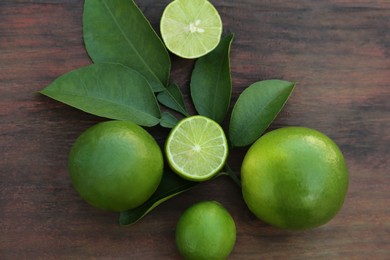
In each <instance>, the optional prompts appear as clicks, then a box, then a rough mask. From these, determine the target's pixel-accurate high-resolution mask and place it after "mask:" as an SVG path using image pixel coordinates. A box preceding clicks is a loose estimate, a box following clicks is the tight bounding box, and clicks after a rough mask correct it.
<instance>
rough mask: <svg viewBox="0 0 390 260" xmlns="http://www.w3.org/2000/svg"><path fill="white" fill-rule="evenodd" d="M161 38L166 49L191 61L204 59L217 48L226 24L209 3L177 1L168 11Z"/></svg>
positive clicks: (162, 24)
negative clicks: (204, 56)
mask: <svg viewBox="0 0 390 260" xmlns="http://www.w3.org/2000/svg"><path fill="white" fill-rule="evenodd" d="M160 29H161V35H162V38H163V41H164V43H165V45H166V47H167V48H168V49H169V50H170V51H171V52H172V53H174V54H176V55H178V56H180V57H183V58H188V59H193V58H198V57H201V56H203V55H205V54H207V53H209V52H210V51H212V50H213V49H215V47H217V45H218V43H219V41H220V40H221V35H222V20H221V17H220V16H219V14H218V11H217V10H216V9H215V7H214V6H213V5H212V4H211V3H210V2H209V1H207V0H175V1H173V2H171V3H170V4H169V5H168V6H167V7H166V8H165V10H164V12H163V15H162V18H161V23H160Z"/></svg>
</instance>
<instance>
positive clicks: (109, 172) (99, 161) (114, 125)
mask: <svg viewBox="0 0 390 260" xmlns="http://www.w3.org/2000/svg"><path fill="white" fill-rule="evenodd" d="M68 169H69V174H70V176H71V179H72V183H73V186H74V187H75V189H76V190H77V191H78V193H79V194H80V196H81V197H82V198H83V199H85V200H86V201H87V202H88V203H90V204H91V205H93V206H95V207H97V208H100V209H104V210H110V211H123V210H127V209H132V208H135V207H137V206H139V205H141V204H142V203H143V202H145V201H146V200H147V199H148V198H149V197H150V196H151V195H152V194H153V192H154V191H155V190H156V189H157V186H158V184H159V183H160V180H161V177H162V172H163V156H162V152H161V149H160V147H159V146H158V144H157V143H156V141H155V140H154V138H153V137H152V136H151V135H150V134H149V133H148V132H147V131H146V130H144V129H143V128H142V127H140V126H138V125H136V124H134V123H131V122H125V121H108V122H103V123H99V124H97V125H95V126H93V127H91V128H89V129H87V130H86V131H85V132H84V133H83V134H81V135H80V137H79V138H78V139H77V140H76V142H75V144H74V145H73V147H72V150H71V152H70V155H69V161H68Z"/></svg>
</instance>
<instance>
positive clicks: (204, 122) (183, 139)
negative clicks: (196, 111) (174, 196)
mask: <svg viewBox="0 0 390 260" xmlns="http://www.w3.org/2000/svg"><path fill="white" fill-rule="evenodd" d="M166 153H167V159H168V162H169V164H170V166H171V168H172V169H173V170H174V171H175V172H176V173H178V174H179V175H180V176H182V177H183V178H186V179H189V180H193V181H204V180H207V179H210V178H211V177H213V176H214V175H215V174H217V173H218V171H219V170H220V169H221V168H222V167H223V166H224V164H225V161H226V158H227V155H228V145H227V140H226V136H225V133H224V132H223V129H222V128H221V126H220V125H219V124H218V123H216V122H215V121H213V120H211V119H209V118H207V117H204V116H192V117H188V118H186V119H183V120H182V121H180V122H179V123H178V124H177V125H176V126H175V128H173V129H172V131H171V133H170V135H169V137H168V139H167V142H166Z"/></svg>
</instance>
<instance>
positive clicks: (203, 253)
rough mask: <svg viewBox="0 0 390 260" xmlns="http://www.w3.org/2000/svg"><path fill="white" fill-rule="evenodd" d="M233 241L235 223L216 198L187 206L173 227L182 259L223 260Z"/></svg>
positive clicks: (227, 254)
mask: <svg viewBox="0 0 390 260" xmlns="http://www.w3.org/2000/svg"><path fill="white" fill-rule="evenodd" d="M235 242H236V225H235V223H234V220H233V218H232V216H231V215H230V213H229V212H228V211H227V210H226V209H225V208H224V207H223V206H222V205H221V204H220V203H218V202H216V201H202V202H199V203H196V204H194V205H192V206H191V207H189V208H188V209H187V210H186V211H185V212H184V213H183V215H182V216H181V217H180V219H179V221H178V223H177V226H176V245H177V248H178V249H179V252H180V254H181V255H182V256H183V257H184V258H185V259H196V260H202V259H205V260H206V259H207V260H212V259H226V258H227V257H228V256H229V254H230V253H231V251H232V250H233V247H234V244H235Z"/></svg>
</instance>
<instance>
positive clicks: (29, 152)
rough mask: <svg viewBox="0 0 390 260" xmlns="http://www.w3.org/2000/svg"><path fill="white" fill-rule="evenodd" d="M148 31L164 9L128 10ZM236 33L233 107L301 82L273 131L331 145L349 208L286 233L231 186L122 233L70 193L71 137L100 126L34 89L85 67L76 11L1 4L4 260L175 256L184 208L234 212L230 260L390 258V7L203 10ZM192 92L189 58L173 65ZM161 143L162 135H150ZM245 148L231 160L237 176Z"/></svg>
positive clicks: (244, 4)
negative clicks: (243, 98)
mask: <svg viewBox="0 0 390 260" xmlns="http://www.w3.org/2000/svg"><path fill="white" fill-rule="evenodd" d="M136 2H137V3H138V4H139V6H140V8H141V9H142V11H143V12H144V13H145V15H146V17H147V18H148V19H149V20H150V21H151V23H152V25H153V26H154V27H155V28H158V23H159V19H160V16H161V13H162V11H163V9H164V7H165V6H166V5H167V4H168V2H169V1H168V0H163V1H161V0H160V1H152V0H147V1H146V0H144V1H140V0H137V1H136ZM212 2H213V3H214V4H215V6H216V7H217V9H218V10H219V12H220V14H221V17H222V19H223V23H224V30H225V33H228V32H234V33H235V41H234V43H233V46H232V53H231V66H232V77H233V86H234V89H233V100H232V104H233V103H234V102H235V100H236V98H237V96H238V95H239V93H241V92H242V91H243V89H245V88H246V87H247V86H249V85H250V84H252V83H254V82H256V81H259V80H263V79H271V78H278V79H285V80H290V81H297V82H298V86H297V88H296V89H295V90H294V92H293V94H292V96H291V98H290V99H289V101H288V103H287V105H286V107H285V108H284V109H283V111H282V112H281V114H279V116H278V117H277V119H276V120H275V121H274V123H273V124H272V125H271V127H270V129H274V128H279V127H283V126H291V125H301V126H307V127H312V128H315V129H318V130H320V131H322V132H324V133H326V134H327V135H328V136H330V137H331V138H332V139H333V140H334V141H335V142H336V143H338V144H339V146H340V148H341V149H342V151H343V153H344V155H345V157H346V160H347V162H348V165H349V170H350V187H349V191H348V195H347V198H346V201H345V204H344V206H343V208H342V210H341V211H340V212H339V214H338V215H337V216H336V217H335V218H334V219H333V220H332V221H331V222H329V223H328V224H326V225H324V226H322V227H320V228H317V229H314V230H309V231H303V232H291V231H284V230H280V229H276V228H273V227H270V226H268V225H266V224H264V223H263V222H261V221H259V220H256V219H255V218H254V216H253V215H252V214H251V213H250V212H249V210H248V209H247V207H246V206H245V204H244V202H243V200H242V198H241V193H240V190H239V189H238V188H237V187H236V186H235V184H234V183H233V182H232V181H230V180H229V179H227V178H218V179H216V180H214V181H211V182H207V183H203V184H201V185H200V186H198V187H197V188H195V189H193V190H191V191H188V192H186V193H184V194H182V195H180V196H178V197H175V198H173V199H171V200H169V201H167V202H165V203H164V204H162V205H160V206H159V207H158V208H156V209H155V210H154V211H153V212H151V213H150V214H149V215H148V216H146V217H145V218H144V219H143V220H142V221H140V222H139V223H137V224H136V225H133V226H127V227H122V226H119V225H118V223H117V221H118V219H117V217H118V215H117V214H116V213H107V212H102V211H99V210H96V209H94V208H92V207H90V206H88V205H87V204H86V203H85V202H84V201H82V200H81V199H80V198H79V196H78V195H77V194H76V192H75V190H74V189H73V188H72V186H71V183H70V179H69V177H68V174H67V169H66V163H67V156H68V152H69V149H70V147H71V145H72V143H73V142H74V140H75V138H76V137H77V136H78V135H79V134H80V133H81V132H82V131H84V130H85V129H86V128H87V127H89V126H92V125H94V124H96V123H97V122H100V121H103V120H104V119H102V118H97V117H95V116H92V115H89V114H85V113H83V112H81V111H79V110H76V109H73V108H70V107H68V106H66V105H63V104H61V103H59V102H56V101H53V100H50V99H49V98H47V97H44V96H42V95H40V94H38V93H37V92H38V91H39V90H41V89H43V88H44V87H45V86H47V85H48V84H49V83H50V82H52V81H53V80H54V79H55V78H57V77H58V76H60V75H62V74H63V73H65V72H68V71H70V70H72V69H76V68H78V67H81V66H84V65H87V64H90V63H91V61H90V59H89V58H88V55H87V54H86V51H85V49H84V46H83V41H82V11H83V1H80V0H47V1H42V0H29V1H26V0H2V1H1V2H0V90H1V94H0V118H1V120H0V149H1V155H0V156H1V157H0V171H1V175H0V177H1V179H0V259H100V258H102V259H179V255H178V252H177V250H176V247H175V243H174V228H175V224H176V222H177V220H178V217H179V216H180V214H181V213H182V212H183V210H184V209H185V208H187V207H188V206H190V205H191V204H192V203H195V202H197V201H200V200H217V201H220V202H221V203H223V204H224V205H225V207H226V208H227V209H228V210H229V211H230V212H231V214H232V215H233V217H234V219H235V221H236V224H237V232H238V234H237V243H236V246H235V248H234V251H233V253H232V255H231V259H272V258H275V259H279V258H281V259H318V258H320V259H390V194H389V190H390V159H389V158H390V156H389V153H390V146H389V142H390V130H389V129H390V2H389V1H384V0H382V1H379V0H378V1H373V0H371V1H370V0H354V1H349V0H344V1H336V0H328V1H298V0H293V1H282V0H274V1H261V0H242V1H233V0H227V1H218V0H214V1H212ZM172 62H173V71H172V79H173V80H174V81H175V82H177V83H179V84H180V85H181V86H182V88H183V90H184V92H185V93H186V96H185V98H186V101H187V102H188V103H190V97H189V95H188V93H189V92H188V85H189V76H190V72H191V69H192V66H193V61H188V60H182V59H178V58H175V57H172ZM149 130H150V132H151V133H152V134H154V135H155V136H156V137H157V138H158V140H159V141H160V142H162V141H163V138H162V137H163V136H164V135H165V134H166V133H167V130H162V129H161V128H153V129H149ZM245 151H246V149H245V148H244V149H238V150H235V151H233V152H232V154H231V156H230V157H231V158H230V160H231V164H232V167H233V169H234V170H235V171H237V172H238V171H239V168H240V163H241V160H242V158H243V155H244V154H245Z"/></svg>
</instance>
